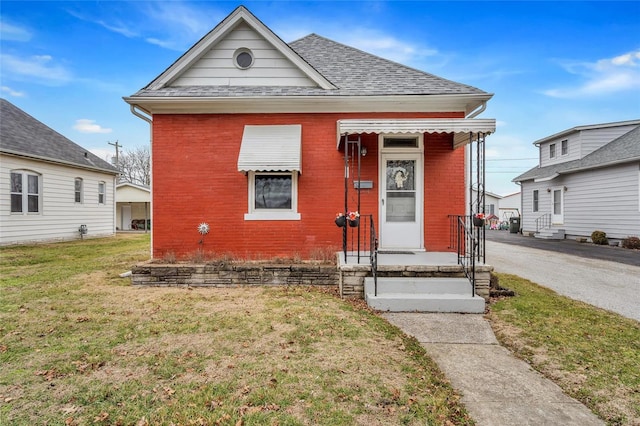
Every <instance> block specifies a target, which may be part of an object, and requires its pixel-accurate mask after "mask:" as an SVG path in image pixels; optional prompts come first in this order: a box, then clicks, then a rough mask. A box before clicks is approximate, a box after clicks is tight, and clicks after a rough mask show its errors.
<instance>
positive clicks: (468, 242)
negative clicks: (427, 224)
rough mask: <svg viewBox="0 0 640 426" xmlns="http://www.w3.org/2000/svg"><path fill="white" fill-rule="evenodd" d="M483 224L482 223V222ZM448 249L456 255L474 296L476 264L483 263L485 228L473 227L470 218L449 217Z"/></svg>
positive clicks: (471, 218)
mask: <svg viewBox="0 0 640 426" xmlns="http://www.w3.org/2000/svg"><path fill="white" fill-rule="evenodd" d="M482 223H484V221H482ZM449 227H450V230H451V235H450V248H452V249H455V250H456V253H457V255H458V264H459V265H462V267H463V270H464V274H465V276H466V277H467V279H468V280H469V283H470V284H471V294H472V295H475V294H476V264H478V263H484V262H485V248H484V247H485V244H484V243H485V234H484V233H485V228H484V226H475V225H474V223H473V217H472V216H460V215H449Z"/></svg>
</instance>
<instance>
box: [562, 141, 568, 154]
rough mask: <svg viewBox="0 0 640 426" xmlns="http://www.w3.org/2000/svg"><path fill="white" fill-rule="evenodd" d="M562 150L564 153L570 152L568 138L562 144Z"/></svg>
mask: <svg viewBox="0 0 640 426" xmlns="http://www.w3.org/2000/svg"><path fill="white" fill-rule="evenodd" d="M560 150H561V151H560V152H561V153H562V155H567V154H568V153H569V141H568V140H567V139H565V140H563V141H562V145H561V146H560Z"/></svg>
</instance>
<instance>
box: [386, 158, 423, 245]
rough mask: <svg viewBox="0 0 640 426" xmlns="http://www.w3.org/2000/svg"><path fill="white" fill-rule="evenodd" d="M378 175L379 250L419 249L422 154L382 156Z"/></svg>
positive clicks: (421, 243)
mask: <svg viewBox="0 0 640 426" xmlns="http://www.w3.org/2000/svg"><path fill="white" fill-rule="evenodd" d="M380 171H381V176H380V248H381V249H396V250H397V249H404V250H420V249H422V248H423V237H422V180H423V175H422V154H421V153H383V154H382V155H381V167H380Z"/></svg>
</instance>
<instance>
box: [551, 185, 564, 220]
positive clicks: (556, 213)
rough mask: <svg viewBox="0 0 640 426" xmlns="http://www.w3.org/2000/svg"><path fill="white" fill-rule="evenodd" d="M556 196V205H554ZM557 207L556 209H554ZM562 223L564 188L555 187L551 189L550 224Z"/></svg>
mask: <svg viewBox="0 0 640 426" xmlns="http://www.w3.org/2000/svg"><path fill="white" fill-rule="evenodd" d="M556 195H558V197H559V199H558V202H557V203H558V204H556ZM556 207H557V208H556ZM563 223H564V187H562V186H555V187H553V188H551V224H552V225H562V224H563Z"/></svg>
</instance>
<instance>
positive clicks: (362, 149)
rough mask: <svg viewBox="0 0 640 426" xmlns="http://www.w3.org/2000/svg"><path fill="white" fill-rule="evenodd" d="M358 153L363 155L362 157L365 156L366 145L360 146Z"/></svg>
mask: <svg viewBox="0 0 640 426" xmlns="http://www.w3.org/2000/svg"><path fill="white" fill-rule="evenodd" d="M360 155H361V156H363V157H366V156H367V147H366V146H363V147H361V148H360Z"/></svg>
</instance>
